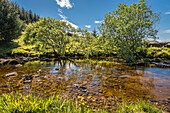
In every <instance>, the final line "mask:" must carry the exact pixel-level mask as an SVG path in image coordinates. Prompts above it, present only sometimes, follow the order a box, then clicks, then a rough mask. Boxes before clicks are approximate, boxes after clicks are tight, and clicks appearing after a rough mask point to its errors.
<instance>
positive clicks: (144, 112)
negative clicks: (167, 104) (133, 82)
mask: <svg viewBox="0 0 170 113" xmlns="http://www.w3.org/2000/svg"><path fill="white" fill-rule="evenodd" d="M117 106H118V110H117V113H163V111H162V109H158V108H156V106H155V105H153V104H152V103H151V102H149V101H148V102H144V101H138V102H135V103H127V102H122V103H119V104H118V105H117Z"/></svg>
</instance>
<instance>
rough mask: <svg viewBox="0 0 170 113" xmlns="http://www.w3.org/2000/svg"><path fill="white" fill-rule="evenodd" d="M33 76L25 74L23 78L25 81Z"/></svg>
mask: <svg viewBox="0 0 170 113" xmlns="http://www.w3.org/2000/svg"><path fill="white" fill-rule="evenodd" d="M32 79H33V76H32V75H25V78H24V79H23V81H25V80H32Z"/></svg>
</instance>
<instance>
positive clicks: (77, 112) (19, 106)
mask: <svg viewBox="0 0 170 113" xmlns="http://www.w3.org/2000/svg"><path fill="white" fill-rule="evenodd" d="M82 104H83V103H82ZM0 111H1V113H47V112H48V113H58V112H59V113H93V110H90V109H87V108H86V107H84V106H79V102H78V101H75V102H74V100H68V98H67V97H64V96H62V97H61V96H59V95H54V96H51V97H48V98H45V97H42V96H41V97H35V96H33V95H31V94H30V95H27V96H23V95H22V94H4V95H2V96H0ZM96 113H107V112H106V111H96Z"/></svg>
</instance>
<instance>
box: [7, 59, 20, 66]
mask: <svg viewBox="0 0 170 113" xmlns="http://www.w3.org/2000/svg"><path fill="white" fill-rule="evenodd" d="M8 64H9V65H15V64H19V62H18V61H17V60H15V59H14V60H10V61H9V62H8Z"/></svg>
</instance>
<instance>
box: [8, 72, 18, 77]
mask: <svg viewBox="0 0 170 113" xmlns="http://www.w3.org/2000/svg"><path fill="white" fill-rule="evenodd" d="M17 75H18V73H17V72H12V73H8V74H6V75H5V76H6V77H10V76H17Z"/></svg>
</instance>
